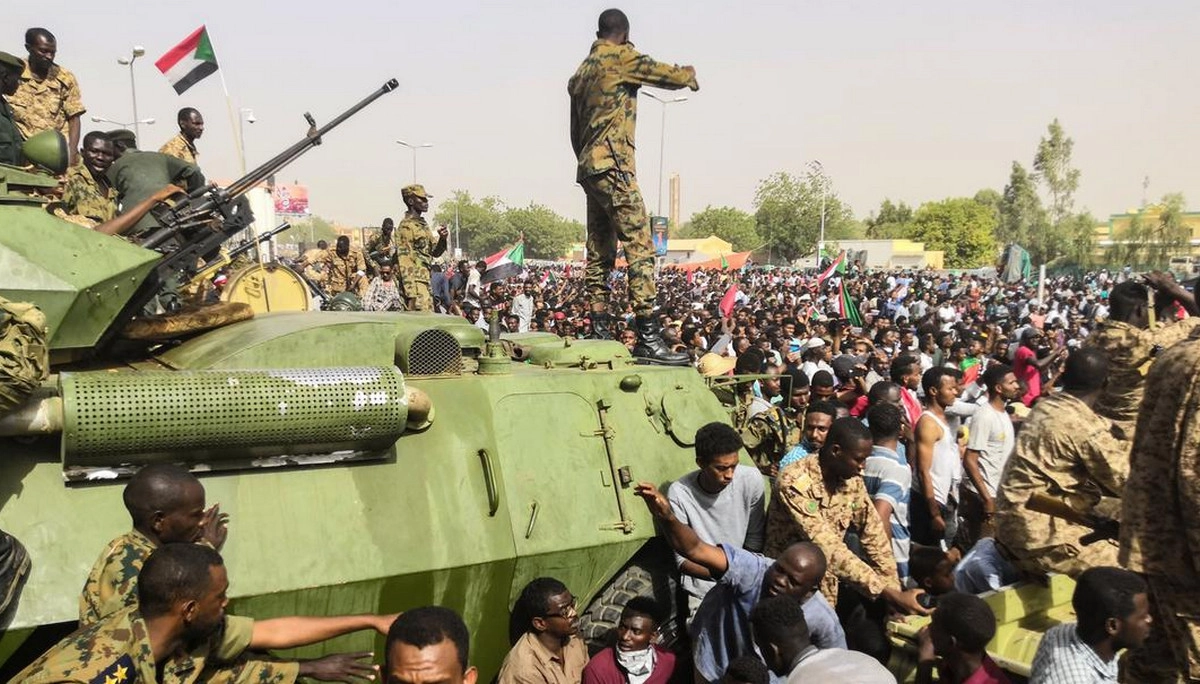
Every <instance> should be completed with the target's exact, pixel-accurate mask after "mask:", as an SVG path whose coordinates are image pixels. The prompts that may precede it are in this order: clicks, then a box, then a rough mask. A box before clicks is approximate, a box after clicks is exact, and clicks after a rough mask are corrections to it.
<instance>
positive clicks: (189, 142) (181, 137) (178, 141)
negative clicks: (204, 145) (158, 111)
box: [158, 107, 204, 165]
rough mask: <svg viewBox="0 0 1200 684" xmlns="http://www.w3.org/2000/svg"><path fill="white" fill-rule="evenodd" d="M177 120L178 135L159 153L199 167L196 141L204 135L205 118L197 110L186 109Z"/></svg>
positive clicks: (164, 144) (180, 112)
mask: <svg viewBox="0 0 1200 684" xmlns="http://www.w3.org/2000/svg"><path fill="white" fill-rule="evenodd" d="M175 118H176V121H177V122H178V123H179V133H178V135H176V136H175V137H174V138H171V139H170V140H168V141H167V142H165V143H163V146H162V147H160V148H158V151H159V152H161V153H162V154H169V155H171V156H172V157H175V158H176V159H182V160H183V161H185V162H187V163H189V164H196V165H199V164H200V162H199V159H200V152H199V150H197V149H196V141H197V140H199V139H200V136H202V135H204V117H203V116H200V112H199V111H198V110H196V109H195V108H193V107H184V108H183V109H181V110H179V114H178V116H176V117H175Z"/></svg>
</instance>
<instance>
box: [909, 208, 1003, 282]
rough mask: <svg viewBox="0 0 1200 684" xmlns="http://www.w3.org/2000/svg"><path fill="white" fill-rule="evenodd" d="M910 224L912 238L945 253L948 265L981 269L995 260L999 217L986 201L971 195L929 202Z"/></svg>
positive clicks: (926, 246) (949, 266)
mask: <svg viewBox="0 0 1200 684" xmlns="http://www.w3.org/2000/svg"><path fill="white" fill-rule="evenodd" d="M909 225H910V228H909V230H910V232H909V235H910V236H911V238H912V239H913V240H918V241H921V242H924V243H925V248H926V249H932V250H941V251H944V252H945V253H946V267H947V268H978V267H980V266H990V265H992V264H994V263H995V262H996V257H997V254H998V252H997V248H996V237H995V235H996V218H995V216H993V215H992V210H991V209H990V208H989V207H988V206H987V205H985V204H981V203H979V202H976V201H975V200H973V199H971V198H969V197H952V198H950V199H944V200H942V201H940V202H926V203H925V204H922V205H921V207H920V208H919V209H917V212H916V214H915V215H914V216H913V219H912V222H911V223H910V224H909Z"/></svg>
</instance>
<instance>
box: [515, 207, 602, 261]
mask: <svg viewBox="0 0 1200 684" xmlns="http://www.w3.org/2000/svg"><path fill="white" fill-rule="evenodd" d="M504 219H505V220H506V221H507V222H508V224H509V225H511V226H512V227H513V228H515V229H516V230H517V232H518V235H520V234H524V236H525V256H527V257H529V258H530V259H561V258H562V257H563V255H565V254H566V253H567V250H568V248H569V247H570V246H571V244H572V243H575V242H580V241H581V240H583V239H584V234H583V233H584V227H583V224H582V223H580V222H579V221H571V220H568V219H566V218H563V217H562V216H559V215H558V214H556V213H554V212H553V211H551V210H550V209H548V208H547V207H544V206H542V205H540V204H533V203H530V205H529V206H528V207H525V208H524V209H509V210H508V211H506V212H505V213H504ZM496 249H500V247H497V248H496Z"/></svg>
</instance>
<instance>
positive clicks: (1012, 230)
mask: <svg viewBox="0 0 1200 684" xmlns="http://www.w3.org/2000/svg"><path fill="white" fill-rule="evenodd" d="M998 218H999V222H998V223H997V225H996V239H997V240H999V241H1000V242H1001V243H1004V244H1009V243H1013V242H1015V243H1017V244H1018V245H1021V246H1022V247H1024V248H1025V249H1026V250H1027V251H1028V252H1029V258H1030V260H1031V261H1033V263H1035V264H1043V263H1045V262H1046V260H1047V253H1048V245H1047V241H1048V239H1049V237H1050V236H1049V232H1050V226H1049V223H1048V222H1047V220H1046V210H1045V209H1044V208H1042V200H1041V198H1040V197H1038V194H1037V186H1036V184H1035V178H1034V177H1033V176H1031V175H1030V174H1029V172H1027V171H1026V170H1025V167H1023V166H1021V164H1020V163H1018V162H1015V161H1014V162H1013V163H1012V172H1011V173H1010V174H1009V177H1008V184H1007V185H1005V186H1004V194H1003V195H1002V196H1001V198H1000V206H999V217H998Z"/></svg>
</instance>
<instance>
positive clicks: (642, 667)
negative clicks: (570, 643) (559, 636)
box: [583, 596, 675, 684]
mask: <svg viewBox="0 0 1200 684" xmlns="http://www.w3.org/2000/svg"><path fill="white" fill-rule="evenodd" d="M662 621H663V616H662V610H661V609H660V608H659V607H658V605H657V604H656V603H655V602H654V599H651V598H647V597H645V596H635V597H633V598H631V599H629V602H628V603H626V604H625V607H624V608H623V609H622V610H621V622H620V624H619V625H617V643H616V645H615V646H611V647H609V648H606V649H604V650H602V651H600V652H599V653H597V654H596V655H595V657H594V658H592V659H591V660H590V661H588V664H587V667H585V668H583V684H667V682H669V681H670V680H671V675H672V674H674V672H675V654H674V653H671V652H670V651H668V650H667V649H665V648H663V647H661V646H659V645H658V644H656V643H654V637H655V636H657V635H658V627H659V625H660V624H662Z"/></svg>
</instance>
